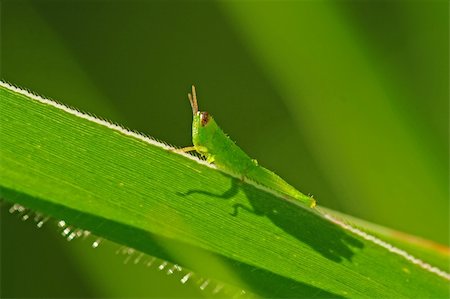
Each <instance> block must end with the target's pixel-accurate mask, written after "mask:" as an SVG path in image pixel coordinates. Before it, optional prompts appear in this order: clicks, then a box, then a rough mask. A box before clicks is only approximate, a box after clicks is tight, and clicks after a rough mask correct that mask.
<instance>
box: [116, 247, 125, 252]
mask: <svg viewBox="0 0 450 299" xmlns="http://www.w3.org/2000/svg"><path fill="white" fill-rule="evenodd" d="M124 248H125V246H120V247H119V249H117V250H116V254H119V253H122V251H123V249H124Z"/></svg>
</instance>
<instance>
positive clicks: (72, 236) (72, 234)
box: [67, 232, 77, 242]
mask: <svg viewBox="0 0 450 299" xmlns="http://www.w3.org/2000/svg"><path fill="white" fill-rule="evenodd" d="M76 235H77V234H76V233H75V232H72V233H70V235H69V236H68V237H67V241H69V242H70V241H72V240H73V238H75V236H76Z"/></svg>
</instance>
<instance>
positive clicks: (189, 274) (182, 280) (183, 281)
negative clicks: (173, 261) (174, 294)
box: [180, 272, 192, 284]
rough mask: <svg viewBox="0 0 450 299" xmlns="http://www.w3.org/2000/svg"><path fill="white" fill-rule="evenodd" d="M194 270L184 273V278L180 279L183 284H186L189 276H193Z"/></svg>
mask: <svg viewBox="0 0 450 299" xmlns="http://www.w3.org/2000/svg"><path fill="white" fill-rule="evenodd" d="M191 276H192V272H189V273H188V274H186V275H184V276H183V278H182V279H181V280H180V281H181V283H182V284H185V283H186V282H187V281H188V280H189V278H191Z"/></svg>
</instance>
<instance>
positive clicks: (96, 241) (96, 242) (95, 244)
mask: <svg viewBox="0 0 450 299" xmlns="http://www.w3.org/2000/svg"><path fill="white" fill-rule="evenodd" d="M101 242H102V239H97V240H95V241H94V242H93V243H92V248H97V247H98V246H99V245H100V243H101Z"/></svg>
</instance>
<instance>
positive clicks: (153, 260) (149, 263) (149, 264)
mask: <svg viewBox="0 0 450 299" xmlns="http://www.w3.org/2000/svg"><path fill="white" fill-rule="evenodd" d="M155 260H156V258H155V257H152V258H151V259H150V260H149V261H148V262H147V264H146V266H147V267H150V266H151V265H152V264H153V263H154V262H155Z"/></svg>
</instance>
